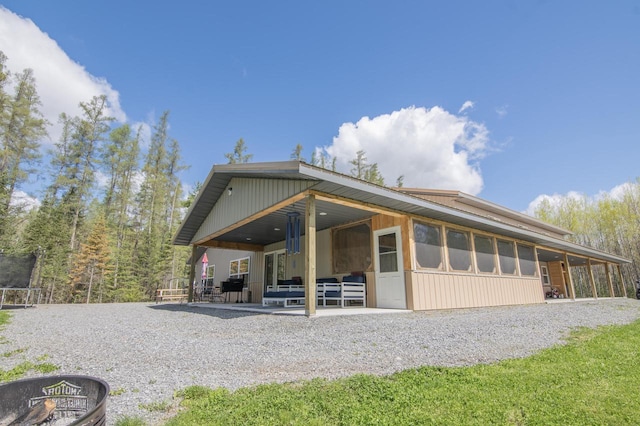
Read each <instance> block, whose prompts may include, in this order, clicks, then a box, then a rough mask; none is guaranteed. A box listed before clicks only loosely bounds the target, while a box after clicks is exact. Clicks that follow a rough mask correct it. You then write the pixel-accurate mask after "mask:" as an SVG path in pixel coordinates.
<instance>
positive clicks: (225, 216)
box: [193, 178, 312, 241]
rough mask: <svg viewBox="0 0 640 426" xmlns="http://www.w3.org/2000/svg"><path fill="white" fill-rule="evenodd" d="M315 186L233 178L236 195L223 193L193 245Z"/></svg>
mask: <svg viewBox="0 0 640 426" xmlns="http://www.w3.org/2000/svg"><path fill="white" fill-rule="evenodd" d="M311 185H312V182H309V181H297V180H283V179H247V178H234V179H232V180H231V182H229V187H230V188H233V194H232V195H227V194H226V193H224V194H223V195H222V196H221V197H220V199H219V200H218V202H217V203H216V204H215V205H214V206H213V208H212V209H211V211H210V212H209V215H208V216H207V218H206V219H205V220H204V222H203V223H202V225H201V226H200V229H198V232H196V235H195V236H194V238H193V241H199V240H201V239H203V238H205V237H207V236H208V235H211V234H214V233H215V232H218V231H220V230H221V229H224V228H226V227H229V226H231V225H233V224H234V223H237V222H239V221H241V220H243V219H245V218H247V217H249V216H251V215H253V214H256V213H258V212H261V211H263V210H265V209H268V208H269V207H271V206H273V205H275V204H277V203H279V202H281V201H284V200H286V199H288V198H290V197H292V196H294V195H296V194H299V193H301V192H303V191H305V190H306V189H307V188H308V187H309V186H311Z"/></svg>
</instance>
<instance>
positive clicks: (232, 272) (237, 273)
mask: <svg viewBox="0 0 640 426" xmlns="http://www.w3.org/2000/svg"><path fill="white" fill-rule="evenodd" d="M242 275H249V258H248V257H243V258H241V259H235V260H232V261H231V262H229V278H242Z"/></svg>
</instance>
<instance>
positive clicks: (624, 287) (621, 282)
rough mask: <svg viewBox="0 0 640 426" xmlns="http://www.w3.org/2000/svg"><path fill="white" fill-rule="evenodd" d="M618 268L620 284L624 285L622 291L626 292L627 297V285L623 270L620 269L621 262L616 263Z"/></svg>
mask: <svg viewBox="0 0 640 426" xmlns="http://www.w3.org/2000/svg"><path fill="white" fill-rule="evenodd" d="M616 267H617V269H618V279H619V280H620V286H622V291H623V292H624V297H627V286H626V285H624V279H623V278H622V270H621V269H620V264H619V263H618V264H617V265H616Z"/></svg>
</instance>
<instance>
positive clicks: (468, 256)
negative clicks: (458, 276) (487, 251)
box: [445, 226, 475, 273]
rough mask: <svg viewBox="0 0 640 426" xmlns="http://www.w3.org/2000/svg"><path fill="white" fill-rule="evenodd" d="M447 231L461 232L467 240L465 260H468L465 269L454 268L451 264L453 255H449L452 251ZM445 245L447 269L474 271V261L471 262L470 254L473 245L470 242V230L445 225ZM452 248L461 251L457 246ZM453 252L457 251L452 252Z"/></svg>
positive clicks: (452, 270)
mask: <svg viewBox="0 0 640 426" xmlns="http://www.w3.org/2000/svg"><path fill="white" fill-rule="evenodd" d="M449 232H457V233H459V234H462V235H464V236H465V237H466V241H467V249H466V252H467V260H468V261H469V266H468V267H467V269H455V268H454V267H453V265H452V258H453V256H451V254H452V251H451V249H452V248H451V247H450V246H449ZM445 245H446V248H447V270H449V271H451V272H470V273H474V272H475V269H474V262H473V257H474V256H472V255H471V254H472V252H473V246H472V243H471V232H470V231H464V230H461V229H459V228H452V227H448V226H446V227H445ZM453 250H460V251H462V249H459V248H457V247H453ZM453 253H454V254H455V253H457V252H453Z"/></svg>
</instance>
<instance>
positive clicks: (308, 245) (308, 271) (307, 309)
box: [304, 194, 318, 317]
mask: <svg viewBox="0 0 640 426" xmlns="http://www.w3.org/2000/svg"><path fill="white" fill-rule="evenodd" d="M305 210H306V211H305V226H306V230H305V238H304V314H305V315H306V316H307V317H311V316H315V314H316V302H317V300H318V295H317V291H316V197H315V195H313V194H309V195H308V196H307V206H306V209H305Z"/></svg>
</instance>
